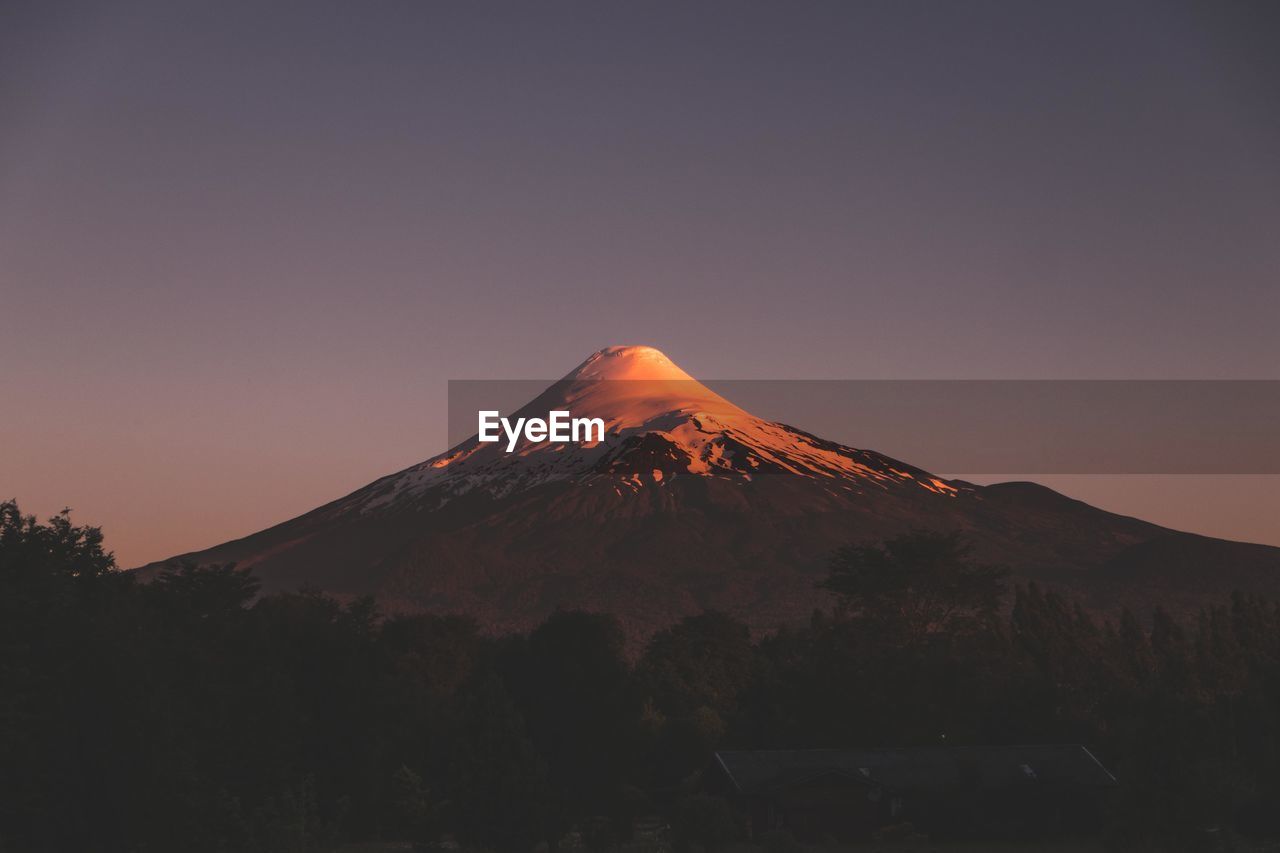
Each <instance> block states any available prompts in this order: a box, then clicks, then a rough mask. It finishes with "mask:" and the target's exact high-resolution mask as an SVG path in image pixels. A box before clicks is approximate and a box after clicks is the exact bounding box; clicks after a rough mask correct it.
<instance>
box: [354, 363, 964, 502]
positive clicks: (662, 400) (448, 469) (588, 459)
mask: <svg viewBox="0 0 1280 853" xmlns="http://www.w3.org/2000/svg"><path fill="white" fill-rule="evenodd" d="M553 410H563V411H569V412H570V413H571V414H572V416H573V417H575V418H576V417H588V418H597V417H598V418H601V419H603V420H604V422H605V429H606V436H605V440H604V441H603V442H588V443H580V444H579V443H551V442H546V441H544V442H537V443H534V442H529V441H527V440H525V439H521V440H520V442H519V443H518V444H517V446H516V449H515V451H514V452H512V453H508V452H506V448H505V446H504V444H503V443H501V442H499V443H484V442H480V441H479V440H478V438H477V437H476V436H472V437H471V438H469V439H467V440H466V441H464V442H462V443H461V444H459V445H458V446H456V447H454V448H452V449H451V450H448V451H446V452H445V453H442V454H440V455H439V456H435V457H433V458H431V459H428V460H427V461H425V462H422V463H420V464H418V465H415V466H413V467H411V468H408V469H406V470H404V471H401V472H399V473H397V474H392V475H391V476H389V477H384V478H382V479H381V480H378V481H376V482H375V483H372V484H370V485H369V486H367V487H365V488H364V489H361V490H360V491H359V492H356V493H355V494H353V495H351V496H350V497H349V498H348V499H347V501H345V502H344V503H345V504H346V508H348V509H353V510H359V511H361V512H371V511H375V510H378V509H379V508H382V507H385V506H388V505H393V504H398V503H400V502H402V501H420V500H423V499H430V500H434V502H435V503H436V505H437V506H443V505H444V504H445V503H447V502H448V501H449V500H450V499H451V498H453V497H456V496H458V495H461V494H465V493H467V492H470V491H472V490H475V489H483V490H485V491H486V492H488V493H489V494H491V495H493V496H495V497H505V496H508V495H511V494H514V493H517V492H519V491H522V490H525V489H529V488H533V487H535V486H538V485H541V484H545V483H549V482H554V481H557V480H565V479H577V480H581V481H584V482H586V483H588V484H590V485H594V486H600V487H607V488H612V489H614V490H615V491H618V492H621V491H622V490H637V489H640V488H643V487H647V486H651V485H656V486H659V487H661V486H663V485H668V484H670V483H671V482H672V481H673V480H674V479H676V478H679V477H690V476H693V477H712V478H719V479H729V480H738V481H742V482H749V481H751V480H752V479H753V478H755V477H759V476H767V475H769V474H777V473H785V474H792V475H802V476H808V477H814V478H819V479H821V480H822V481H824V483H825V484H826V488H827V490H828V491H830V492H832V493H834V492H839V491H843V492H861V491H863V490H864V489H865V488H878V489H893V488H909V489H921V490H925V491H928V492H933V493H935V494H939V495H945V496H954V495H956V494H958V493H959V491H960V490H961V489H964V488H966V486H964V485H963V484H953V483H949V482H947V481H945V480H942V479H939V478H937V477H934V476H932V475H931V474H929V473H927V472H925V471H921V470H919V469H916V468H913V467H911V466H908V465H905V464H902V463H897V462H895V461H894V460H891V459H888V458H887V457H884V456H882V455H880V454H878V453H874V452H870V451H864V450H855V449H853V448H848V447H844V446H841V445H838V444H835V443H833V442H829V441H824V440H822V439H819V438H817V437H815V436H812V435H809V434H808V433H805V432H802V431H800V430H797V429H795V428H793V427H789V426H787V425H785V424H780V423H774V422H772V421H766V420H764V419H762V418H758V417H755V416H754V415H751V414H750V413H748V412H746V411H744V410H742V409H741V408H739V407H738V406H736V405H734V404H733V403H731V402H729V401H728V400H726V399H725V398H724V397H722V396H720V395H719V394H717V393H715V392H714V391H712V390H711V389H709V388H707V387H706V386H705V385H703V384H702V383H701V382H698V381H697V380H696V379H694V378H693V377H692V376H690V375H689V374H688V373H686V372H685V371H684V370H682V369H681V368H680V367H679V366H678V365H676V364H675V363H674V362H673V361H671V359H669V358H667V356H666V355H664V354H663V353H662V352H660V351H659V350H657V349H654V348H653V347H648V346H612V347H606V348H605V349H602V350H600V351H599V352H596V353H594V354H592V355H591V356H590V357H589V358H587V360H586V361H584V362H582V364H580V365H578V366H577V367H576V368H574V369H573V370H572V371H570V372H569V373H568V374H567V375H566V376H565V377H564V378H563V379H561V380H559V381H557V382H555V383H553V384H552V385H551V387H549V388H548V389H547V390H546V391H544V392H543V393H542V394H540V395H539V396H538V397H536V398H535V399H534V400H532V401H530V402H529V403H527V404H526V405H525V406H523V407H521V409H519V410H518V411H517V412H516V413H514V415H512V416H511V417H512V418H517V417H524V418H528V417H541V418H545V417H546V416H547V413H548V412H550V411H553Z"/></svg>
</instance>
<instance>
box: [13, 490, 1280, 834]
mask: <svg viewBox="0 0 1280 853" xmlns="http://www.w3.org/2000/svg"><path fill="white" fill-rule="evenodd" d="M1205 571H1206V572H1211V571H1213V567H1212V566H1206V567H1205ZM820 583H821V584H822V585H824V586H825V587H826V589H828V590H829V591H830V594H831V606H830V607H829V608H826V609H824V610H821V611H817V612H815V613H814V614H813V616H812V618H811V619H810V620H809V622H808V623H807V624H805V625H803V626H798V627H793V628H787V629H780V630H778V631H776V632H774V633H771V634H768V635H764V636H754V637H753V636H752V635H751V633H750V632H749V631H748V630H747V628H746V627H745V626H744V625H742V624H741V623H739V622H738V621H736V620H735V619H733V618H731V617H730V616H728V615H725V614H722V613H716V612H705V613H703V614H701V615H697V616H692V617H689V618H685V619H683V620H682V621H680V622H678V623H677V624H675V625H673V626H672V627H670V628H668V629H666V630H664V631H661V632H659V633H658V634H656V635H655V636H653V637H652V638H651V639H650V640H649V641H648V642H647V644H645V645H643V647H641V648H632V647H630V646H628V645H627V643H626V641H625V639H624V635H623V632H622V631H621V629H620V628H619V625H618V622H617V620H616V619H615V618H614V617H613V616H612V615H610V614H599V613H584V612H576V611H560V612H556V613H554V614H552V615H551V616H549V617H548V618H547V619H546V620H545V621H544V622H543V623H542V624H540V625H538V626H537V627H536V628H534V629H533V630H531V631H529V632H528V633H523V634H514V635H508V636H490V635H487V634H486V633H485V632H484V631H482V630H481V629H480V628H479V627H478V626H477V625H476V624H475V623H474V622H473V621H471V620H469V619H467V618H465V617H462V616H449V615H413V616H391V615H384V614H381V613H380V612H379V610H378V607H377V604H376V602H374V601H372V600H357V601H351V602H346V603H339V602H337V601H335V600H333V599H331V598H329V597H326V596H325V595H323V594H321V593H319V592H316V591H309V590H300V591H296V592H291V593H287V594H276V593H272V594H260V591H259V587H258V584H257V582H256V581H255V579H254V577H253V575H252V573H251V572H245V571H239V570H237V569H236V568H235V567H234V566H221V567H213V568H195V567H193V566H175V567H174V568H173V570H172V571H169V572H168V573H166V574H164V575H163V576H162V577H161V578H160V579H158V580H157V581H155V582H153V583H150V584H141V583H137V582H135V580H134V579H133V577H132V576H131V575H130V574H129V573H127V572H121V571H118V570H117V567H116V566H115V564H114V560H113V558H112V556H111V554H110V553H109V551H107V550H106V548H105V546H104V541H103V536H102V533H101V531H100V530H99V529H97V528H94V527H90V526H78V525H77V524H76V523H74V522H73V521H72V519H71V517H70V515H69V514H68V513H65V512H64V513H63V514H61V515H58V516H55V517H53V518H51V519H48V520H47V521H45V522H41V521H38V520H37V519H35V518H33V517H30V516H24V515H23V514H22V513H21V511H20V510H19V507H18V506H17V504H16V503H14V502H7V503H3V504H0V851H5V853H13V852H14V851H63V850H94V851H98V850H100V851H171V850H188V851H273V853H275V851H311V850H324V849H330V848H332V847H334V846H336V845H339V844H341V843H345V842H349V841H353V840H370V839H395V840H404V841H412V842H416V843H417V844H419V845H421V846H422V849H427V848H428V847H431V846H432V845H436V844H439V843H440V842H441V841H442V840H445V839H450V840H453V841H456V843H457V844H459V845H461V846H462V848H464V849H468V850H470V849H475V850H492V851H497V852H498V853H506V851H512V853H517V851H518V852H519V853H523V851H529V850H532V849H534V848H535V847H537V846H538V845H545V846H546V848H547V849H548V850H555V849H556V848H557V846H559V845H560V844H561V842H562V840H563V839H564V838H565V837H566V836H568V835H569V834H570V833H571V832H572V833H574V834H575V837H576V838H579V839H581V843H582V844H583V845H584V846H585V847H587V848H589V849H591V850H601V851H603V850H607V849H610V848H611V847H615V846H617V845H619V844H621V843H623V842H625V841H626V840H627V839H628V838H630V837H631V836H632V834H633V832H634V830H635V826H636V824H637V821H639V820H641V819H648V818H650V817H652V816H659V817H660V818H661V819H662V820H663V821H665V822H667V823H668V824H669V825H670V827H671V831H672V837H673V839H674V844H675V846H676V847H677V849H680V850H693V849H699V850H703V851H709V852H710V851H715V850H716V849H717V848H720V847H722V846H724V845H727V844H729V843H731V842H733V841H734V840H735V839H736V838H738V837H740V836H741V834H742V833H743V831H744V830H743V826H742V823H741V820H740V819H739V816H737V815H736V814H735V813H734V811H733V809H732V808H731V807H730V805H729V804H728V803H727V802H725V801H724V800H721V799H719V798H718V797H717V796H716V795H714V794H712V793H708V792H707V789H706V787H705V785H704V784H703V776H704V774H705V773H706V771H707V768H708V765H709V763H710V761H711V759H712V754H713V752H714V751H715V750H718V749H764V748H801V747H823V746H831V747H873V746H879V745H893V746H905V745H913V744H918V745H924V744H938V743H948V744H1007V743H1081V744H1086V745H1087V746H1088V747H1089V749H1090V750H1092V751H1093V752H1094V753H1095V754H1096V755H1097V756H1098V758H1099V759H1100V760H1101V761H1102V762H1103V763H1104V764H1105V765H1106V766H1107V767H1108V768H1110V769H1111V770H1112V771H1113V772H1114V774H1115V776H1116V777H1117V779H1118V780H1119V785H1118V787H1117V788H1116V789H1115V790H1114V792H1113V796H1112V798H1111V801H1110V802H1109V804H1108V809H1107V818H1106V828H1105V837H1104V839H1103V842H1102V843H1105V844H1107V845H1109V846H1110V847H1111V848H1112V849H1117V850H1135V849H1151V850H1172V849H1188V850H1192V849H1229V847H1223V846H1222V845H1224V844H1227V845H1231V844H1235V843H1240V844H1246V843H1252V842H1250V841H1249V840H1250V839H1266V838H1273V837H1276V836H1278V835H1280V810H1277V809H1275V808H1274V805H1273V804H1274V803H1275V802H1277V801H1278V798H1280V733H1278V731H1277V720H1280V608H1278V607H1277V605H1276V603H1275V602H1272V601H1266V600H1262V599H1260V598H1257V597H1253V596H1249V595H1245V594H1239V593H1237V594H1235V595H1234V596H1233V597H1231V598H1230V599H1229V600H1224V601H1222V602H1219V603H1214V604H1212V605H1210V604H1206V606H1205V608H1204V610H1203V611H1202V612H1200V613H1199V614H1198V616H1195V617H1193V618H1174V617H1173V616H1171V615H1170V614H1168V613H1166V612H1164V611H1162V610H1160V609H1155V610H1154V611H1153V612H1150V613H1132V612H1128V611H1122V612H1117V613H1114V614H1110V615H1105V614H1104V615H1099V614H1096V613H1088V612H1086V611H1085V610H1084V609H1082V608H1081V607H1080V606H1078V605H1077V604H1076V603H1074V602H1072V601H1070V600H1067V599H1065V598H1063V597H1061V596H1060V595H1058V594H1056V593H1054V592H1051V591H1047V590H1044V589H1040V588H1037V587H1035V586H1011V585H1009V584H1008V583H1007V579H1006V577H1005V575H1004V574H1003V573H1002V572H1001V570H1000V569H999V568H997V567H992V566H985V565H982V564H981V563H979V562H977V561H975V560H974V559H973V557H972V556H971V554H970V553H969V551H968V548H967V546H966V543H965V541H964V540H963V538H962V537H959V536H957V535H954V534H943V533H932V532H928V531H920V532H917V533H914V534H910V535H907V536H903V537H899V538H897V539H893V540H890V541H887V542H884V543H879V544H875V545H859V546H851V547H848V548H846V549H843V550H842V551H840V552H838V553H837V554H835V555H833V556H832V559H831V564H830V570H829V573H828V574H827V576H826V577H825V578H824V579H822V580H821V581H820ZM1213 845H1217V846H1213Z"/></svg>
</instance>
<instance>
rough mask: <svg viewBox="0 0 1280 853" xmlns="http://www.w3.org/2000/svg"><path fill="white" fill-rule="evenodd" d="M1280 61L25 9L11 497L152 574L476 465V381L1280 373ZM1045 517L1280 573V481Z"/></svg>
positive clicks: (629, 10)
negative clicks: (453, 453)
mask: <svg viewBox="0 0 1280 853" xmlns="http://www.w3.org/2000/svg"><path fill="white" fill-rule="evenodd" d="M1277 38H1280V13H1277V11H1276V7H1275V6H1274V4H1267V3H1256V4H1254V3H1248V2H1242V3H1232V4H1222V3H1197V4H1191V3H1185V2H1160V3H1158V2H1114V0H1111V1H1110V2H1074V3H1061V4H1047V3H1036V4H1028V3H1022V2H971V3H964V4H957V3H948V2H936V3H921V2H909V0H908V1H907V2H893V3H890V2H867V3H862V2H839V3H834V2H833V3H822V2H799V3H792V2H788V3H782V2H777V3H748V2H734V3H662V2H653V3H612V2H604V3H601V2H581V3H539V4H530V3H488V2H477V3H421V2H408V0H404V2H376V0H371V2H360V3H356V2H346V3H324V2H306V3H294V2H278V3H272V4H262V3H257V2H222V3H217V4H211V3H196V2H188V0H165V2H130V0H123V1H122V2H118V3H112V4H100V3H63V2H59V0H41V2H26V0H8V2H5V3H3V4H0V364H2V365H3V370H2V371H0V498H7V497H16V498H17V499H18V500H19V502H20V503H21V505H22V506H23V507H24V509H25V510H26V511H29V512H36V513H39V514H41V515H45V514H48V513H50V512H53V511H56V510H58V509H60V508H61V507H63V506H70V507H72V508H73V509H74V510H75V512H76V517H77V518H78V519H79V520H81V521H83V522H92V523H95V524H101V525H103V527H104V529H105V532H106V535H107V541H108V545H109V546H111V547H113V548H114V549H115V551H116V554H117V556H118V558H119V560H120V563H121V564H122V565H125V566H131V565H137V564H140V563H142V562H146V561H149V560H152V559H158V558H162V557H166V556H169V555H172V554H174V553H178V552H183V551H189V550H194V549H197V548H203V547H207V546H210V545H213V544H216V543H218V542H221V541H223V540H225V539H228V538H232V537H235V536H241V535H245V534H248V533H250V532H253V531H255V530H257V529H260V528H262V527H265V526H267V525H270V524H273V523H276V522H279V521H282V520H284V519H286V518H289V517H291V516H293V515H297V514H299V513H301V512H304V511H306V510H308V509H311V508H312V507H314V506H316V505H318V504H320V503H323V502H326V501H328V500H330V499H333V498H335V497H338V496H340V495H342V494H345V493H347V492H349V491H351V490H352V489H354V488H357V487H359V486H361V485H363V484H365V483H367V482H369V481H370V480H372V479H374V478H375V477H377V476H380V475H382V474H385V473H388V472H390V471H394V470H398V469H400V468H403V467H405V466H407V465H410V464H413V463H415V462H418V461H421V460H422V459H425V458H427V457H429V456H432V455H434V454H436V453H438V452H440V451H441V450H443V449H445V448H444V444H445V432H446V418H445V412H444V409H445V404H446V394H447V382H448V380H450V379H473V378H524V377H530V378H537V377H548V378H550V377H556V376H560V375H562V374H564V373H565V372H567V371H568V370H569V369H571V368H572V367H573V366H574V365H576V364H577V363H579V362H580V361H582V359H583V358H585V357H586V356H587V355H588V354H590V353H591V352H593V351H595V350H597V349H599V348H601V347H604V346H608V345H612V344H633V343H643V344H650V345H653V346H656V347H659V348H660V349H662V350H663V351H664V352H666V353H667V354H668V355H669V356H671V357H672V358H673V359H674V360H675V361H676V362H677V363H679V364H680V365H681V366H682V367H683V368H684V369H685V370H687V371H689V372H690V373H691V374H693V375H695V376H702V377H717V378H723V379H757V378H762V379H788V378H805V379H845V378H847V379H882V378H890V379H919V378H929V379H954V378H968V379H997V378H1017V379H1060V378H1082V379H1115V378H1124V379H1244V378H1247V379H1280V334H1277V327H1278V325H1280V324H1278V323H1277V321H1278V320H1280V237H1278V235H1277V231H1278V230H1280V153H1278V152H1280V53H1278V52H1276V51H1275V50H1274V44H1275V43H1276V41H1277ZM848 438H849V440H851V441H852V442H853V443H855V444H856V443H857V441H856V438H857V429H856V424H853V425H850V427H849V436H848ZM944 473H955V474H962V473H963V474H970V475H973V474H978V473H981V472H944ZM1038 479H1041V480H1042V481H1044V482H1047V483H1049V484H1050V485H1057V486H1058V487H1060V488H1063V489H1064V490H1065V491H1067V493H1069V494H1072V495H1074V496H1077V497H1082V498H1085V499H1087V500H1090V501H1091V502H1094V503H1097V504H1098V505H1100V506H1104V507H1106V508H1110V509H1115V510H1117V511H1123V512H1126V513H1129V514H1136V515H1141V516H1143V517H1147V518H1150V519H1152V520H1155V521H1158V522H1162V523H1167V524H1173V525H1174V526H1178V527H1182V528H1184V529H1192V530H1196V531H1198V532H1205V533H1211V534H1214V535H1226V536H1232V537H1233V538H1245V539H1252V540H1255V541H1268V542H1272V543H1274V544H1280V521H1277V520H1276V519H1277V518H1280V513H1276V512H1275V511H1274V510H1275V508H1276V499H1275V498H1274V495H1275V494H1276V489H1277V488H1280V478H1276V477H1261V476H1259V477H1240V476H1236V477H1232V478H1208V479H1206V478H1203V477H1198V478H1188V477H1154V478H1152V477H1148V478H1114V477H1104V476H1093V477H1087V478H1082V477H1075V478H1070V477H1068V478H1058V480H1056V481H1055V480H1053V479H1052V478H1048V477H1041V478H1038Z"/></svg>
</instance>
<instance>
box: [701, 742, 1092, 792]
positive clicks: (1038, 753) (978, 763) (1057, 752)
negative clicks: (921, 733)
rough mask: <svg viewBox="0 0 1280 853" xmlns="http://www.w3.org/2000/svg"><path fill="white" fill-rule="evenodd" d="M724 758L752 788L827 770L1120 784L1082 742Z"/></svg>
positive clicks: (891, 780) (924, 786)
mask: <svg viewBox="0 0 1280 853" xmlns="http://www.w3.org/2000/svg"><path fill="white" fill-rule="evenodd" d="M716 760H717V762H718V763H719V765H720V766H721V768H723V770H724V772H725V773H726V774H727V775H728V777H729V780H730V781H731V782H732V783H733V785H734V786H735V787H736V788H737V789H738V790H739V791H740V792H742V793H744V794H757V793H763V792H767V791H770V790H775V789H778V788H787V787H792V786H795V785H798V784H803V783H804V782H806V781H809V780H813V779H816V778H818V777H823V776H827V775H839V776H842V777H845V778H848V779H852V780H863V779H865V780H866V781H867V783H868V784H874V785H878V786H880V787H883V788H887V789H890V790H895V791H907V790H929V789H934V790H940V789H948V788H960V787H964V788H974V787H978V788H1003V787H1009V786H1013V785H1028V784H1038V785H1046V786H1055V787H1058V786H1070V787H1107V786H1111V785H1114V784H1115V783H1116V780H1115V777H1114V776H1112V775H1111V773H1110V772H1109V771H1108V770H1107V769H1106V768H1105V767H1103V766H1102V764H1101V763H1100V762H1099V761H1098V759H1097V758H1095V757H1094V755H1093V753H1091V752H1089V750H1087V749H1085V748H1084V747H1083V746H1081V745H1080V744H1034V745H1027V746H920V747H904V748H900V749H892V748H890V749H785V750H784V749H766V750H741V751H738V750H731V751H724V752H717V753H716Z"/></svg>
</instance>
